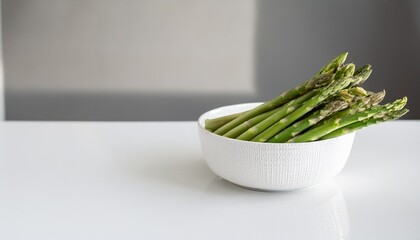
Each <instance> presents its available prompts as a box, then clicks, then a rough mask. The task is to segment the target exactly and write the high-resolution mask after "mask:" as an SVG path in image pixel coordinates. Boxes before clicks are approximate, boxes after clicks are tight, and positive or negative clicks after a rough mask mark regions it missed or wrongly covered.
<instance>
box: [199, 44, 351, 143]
mask: <svg viewBox="0 0 420 240" xmlns="http://www.w3.org/2000/svg"><path fill="white" fill-rule="evenodd" d="M347 55H348V53H347V52H345V53H342V54H340V55H338V56H337V57H336V58H334V59H333V60H332V61H331V62H330V63H328V64H327V65H325V66H324V67H323V68H322V69H321V70H320V71H319V72H318V73H317V74H316V75H315V76H314V77H313V78H311V79H309V80H308V81H306V82H304V83H302V84H301V85H299V86H297V87H295V88H293V89H291V90H289V91H287V92H284V93H282V94H280V95H279V96H278V97H275V98H273V99H271V100H270V101H267V102H265V103H263V104H262V105H260V106H258V107H256V108H254V109H252V110H250V111H248V112H244V113H242V114H240V116H238V117H236V118H234V119H233V120H230V119H231V118H233V117H232V116H231V115H229V116H225V117H224V118H226V119H224V118H223V117H222V118H218V119H214V121H218V122H220V123H222V124H216V123H214V122H212V120H207V121H206V128H207V125H210V126H212V127H211V128H213V129H214V128H216V126H218V128H217V130H216V131H215V133H216V134H219V135H223V134H225V133H227V132H228V131H230V130H231V129H232V128H234V127H236V126H237V125H239V124H241V123H243V122H245V121H246V120H248V119H251V118H253V117H255V116H257V115H259V114H262V113H264V112H267V111H270V110H272V109H275V108H277V107H279V106H281V105H283V104H284V103H286V102H288V101H290V100H293V99H295V98H296V97H298V96H301V95H303V94H305V93H307V92H309V91H310V90H313V89H317V88H320V87H322V86H325V85H328V84H329V83H331V81H332V80H333V77H334V73H335V72H337V70H338V69H339V67H340V66H341V65H342V64H343V63H344V61H346V58H347ZM225 120H226V122H228V123H226V124H225V123H224V121H225ZM207 129H208V130H211V129H210V128H207Z"/></svg>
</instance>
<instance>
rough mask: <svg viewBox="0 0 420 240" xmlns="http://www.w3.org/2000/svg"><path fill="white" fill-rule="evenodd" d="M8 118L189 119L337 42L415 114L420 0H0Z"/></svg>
mask: <svg viewBox="0 0 420 240" xmlns="http://www.w3.org/2000/svg"><path fill="white" fill-rule="evenodd" d="M2 24H3V46H4V50H3V51H4V66H5V88H6V93H5V94H6V118H7V119H8V120H194V119H196V118H197V117H198V115H199V114H200V113H202V112H203V111H206V110H208V109H210V108H213V107H217V106H221V105H227V104H232V103H240V102H252V101H264V100H267V99H269V98H271V97H274V96H276V95H278V94H279V93H281V92H282V91H284V90H287V89H289V88H291V87H293V86H295V85H296V84H298V83H300V82H302V81H304V80H306V79H307V78H309V77H310V76H312V75H313V73H315V72H316V71H317V70H318V69H319V68H320V67H321V66H322V65H323V64H324V63H326V62H327V61H328V60H330V59H331V58H332V57H334V56H335V55H337V54H338V53H341V52H343V51H349V52H350V56H349V61H352V62H355V63H357V64H358V65H359V66H360V65H362V64H366V63H370V64H372V65H373V66H374V73H373V74H372V76H371V78H370V79H369V81H367V82H366V83H365V84H364V87H365V88H367V89H370V90H381V89H386V90H387V98H386V101H391V100H393V99H395V98H398V97H402V96H404V95H406V96H408V98H409V104H408V107H409V108H410V110H411V112H410V113H409V114H408V115H407V116H406V118H420V110H417V109H416V108H415V107H414V106H416V105H419V104H420V96H419V95H418V94H416V92H415V91H416V90H417V89H418V86H419V81H420V79H418V77H417V74H415V70H416V67H417V66H419V63H420V60H419V54H420V45H419V42H420V1H416V0H410V1H408V0H402V1H385V0H375V1H373V0H368V1H361V0H356V1H334V0H329V1H326V0H321V1H310V0H287V1H274V0H271V1H268V0H262V1H257V0H247V1H243V0H230V1H222V0H217V1H205V0H203V1H192V0H176V1H166V0H159V1H152V0H147V1H130V0H121V1H116V0H85V1H76V0H3V1H2Z"/></svg>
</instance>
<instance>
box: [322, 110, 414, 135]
mask: <svg viewBox="0 0 420 240" xmlns="http://www.w3.org/2000/svg"><path fill="white" fill-rule="evenodd" d="M408 112H409V110H408V109H401V110H397V111H392V112H390V113H387V114H383V115H382V116H373V117H371V118H368V119H365V120H363V121H358V122H355V123H352V124H350V125H347V126H345V127H342V128H339V129H337V130H335V131H333V132H331V133H329V134H327V135H325V136H323V137H321V138H320V140H324V139H330V138H335V137H339V136H342V135H344V134H347V133H351V132H354V131H357V130H359V129H361V128H364V127H368V126H370V125H373V124H378V123H382V122H386V121H391V120H395V119H398V118H400V117H402V116H404V115H405V114H406V113H408Z"/></svg>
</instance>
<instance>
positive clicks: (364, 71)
mask: <svg viewBox="0 0 420 240" xmlns="http://www.w3.org/2000/svg"><path fill="white" fill-rule="evenodd" d="M371 73H372V66H371V65H369V64H367V65H365V66H363V67H361V68H359V69H357V70H356V72H355V73H354V75H355V76H359V79H358V80H357V81H355V82H353V83H352V86H355V85H360V84H362V83H364V82H365V81H366V80H367V79H368V78H369V76H370V74H371Z"/></svg>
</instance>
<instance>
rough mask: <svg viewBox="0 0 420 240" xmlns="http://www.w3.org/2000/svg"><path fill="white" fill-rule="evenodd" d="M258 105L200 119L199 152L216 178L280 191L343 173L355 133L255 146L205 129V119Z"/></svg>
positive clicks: (222, 110) (223, 110)
mask: <svg viewBox="0 0 420 240" xmlns="http://www.w3.org/2000/svg"><path fill="white" fill-rule="evenodd" d="M257 105H258V103H252V104H238V105H232V106H227V107H222V108H219V109H215V110H212V111H209V112H207V113H205V114H203V115H202V116H201V117H200V118H199V120H198V131H199V137H200V141H201V147H202V151H203V154H204V158H205V161H206V163H207V165H208V166H209V167H210V169H211V170H212V171H213V172H214V173H215V174H217V175H218V176H220V177H222V178H224V179H226V180H228V181H230V182H232V183H235V184H237V185H240V186H243V187H247V188H252V189H260V190H269V191H279V190H294V189H300V188H305V187H309V186H312V185H315V184H318V183H321V182H323V181H326V180H328V179H330V178H332V177H333V176H335V175H336V174H338V173H339V172H340V171H341V170H342V169H343V167H344V165H345V163H346V161H347V159H348V156H349V154H350V151H351V147H352V144H353V140H354V133H350V134H346V135H344V136H341V137H338V138H333V139H328V140H322V141H316V142H309V143H256V142H249V141H241V140H235V139H230V138H226V137H221V136H219V135H216V134H214V133H211V132H209V131H207V130H206V129H204V120H205V119H207V118H213V117H217V116H220V115H224V114H230V113H233V112H238V111H243V110H246V109H250V108H252V107H255V106H257ZM235 110H236V111H235ZM213 113H215V114H213ZM213 115H214V116H213Z"/></svg>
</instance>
